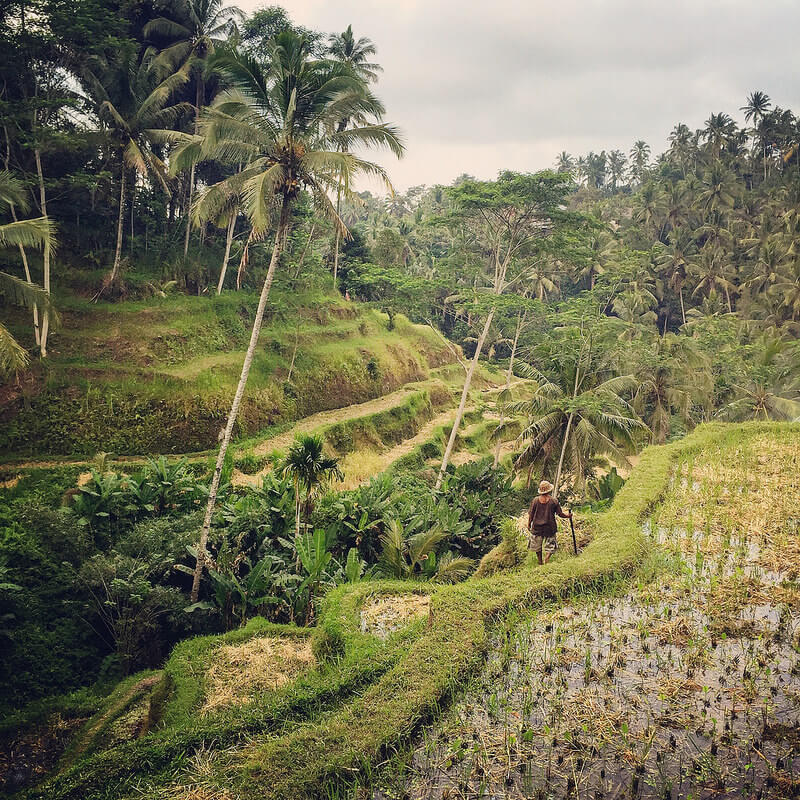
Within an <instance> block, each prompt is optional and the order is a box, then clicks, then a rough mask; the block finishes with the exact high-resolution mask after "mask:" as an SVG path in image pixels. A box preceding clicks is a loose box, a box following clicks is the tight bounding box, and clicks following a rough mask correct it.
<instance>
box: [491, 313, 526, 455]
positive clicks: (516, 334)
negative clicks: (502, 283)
mask: <svg viewBox="0 0 800 800" xmlns="http://www.w3.org/2000/svg"><path fill="white" fill-rule="evenodd" d="M522 321H523V316H522V312H521V311H520V313H519V314H518V316H517V329H516V331H515V332H514V344H513V345H512V346H511V358H510V359H509V361H508V372H506V392H508V390H509V389H510V388H511V376H512V375H513V374H514V356H515V355H516V353H517V342H518V341H519V332H520V330H521V329H522ZM505 418H506V412H505V409H504V408H501V410H500V423H499V425H498V426H497V427H498V428H502V427H503V423H504V422H505ZM501 444H502V442H501V441H500V438H499V437H498V439H497V444H496V445H495V448H494V466H495V467H496V466H497V465H498V463H499V462H500V445H501Z"/></svg>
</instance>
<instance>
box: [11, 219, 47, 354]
mask: <svg viewBox="0 0 800 800" xmlns="http://www.w3.org/2000/svg"><path fill="white" fill-rule="evenodd" d="M11 218H12V219H13V220H14V222H19V220H18V219H17V212H16V210H15V209H14V206H11ZM19 254H20V257H21V258H22V267H23V269H24V270H25V280H26V281H27V282H28V283H29V284H31V285H33V280H32V279H31V268H30V265H29V264H28V254H27V253H26V252H25V248H24V247H23V246H22V245H21V244H20V245H19ZM33 336H34V339H35V341H36V346H37V347H39V344H40V342H41V338H40V334H39V307H38V306H37V305H36V303H34V304H33Z"/></svg>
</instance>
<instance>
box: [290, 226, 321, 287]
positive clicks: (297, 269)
mask: <svg viewBox="0 0 800 800" xmlns="http://www.w3.org/2000/svg"><path fill="white" fill-rule="evenodd" d="M316 227H317V223H316V220H315V221H314V222H312V223H311V230H310V231H309V232H308V239H306V243H305V245H304V246H303V254H302V255H301V256H300V260H299V261H298V262H297V266H296V267H295V268H294V278H293V280H297V278H298V277H299V275H300V270H301V269H302V268H303V264H304V263H305V260H306V253H307V252H308V247H309V245H310V244H311V240H312V239H313V238H314V228H316Z"/></svg>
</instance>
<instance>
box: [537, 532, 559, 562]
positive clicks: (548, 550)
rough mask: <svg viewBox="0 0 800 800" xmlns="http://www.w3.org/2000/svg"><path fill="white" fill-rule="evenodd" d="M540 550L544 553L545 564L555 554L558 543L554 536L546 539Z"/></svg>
mask: <svg viewBox="0 0 800 800" xmlns="http://www.w3.org/2000/svg"><path fill="white" fill-rule="evenodd" d="M542 550H543V551H544V563H545V564H546V563H547V562H548V561H549V560H550V558H551V557H552V555H553V553H555V551H556V550H558V542H557V541H556V537H555V536H548V537H546V538H545V540H544V542H543V543H542ZM540 556H541V553H540Z"/></svg>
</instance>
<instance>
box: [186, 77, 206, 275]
mask: <svg viewBox="0 0 800 800" xmlns="http://www.w3.org/2000/svg"><path fill="white" fill-rule="evenodd" d="M204 94H205V92H204V90H203V79H202V78H201V77H200V75H198V76H197V95H196V97H195V107H194V132H195V135H197V132H198V128H199V126H200V106H201V105H202V103H203V95H204ZM194 172H195V165H194V164H192V168H191V169H190V170H189V201H188V203H187V204H186V232H185V233H184V236H183V260H184V261H185V260H186V256H187V254H188V253H189V233H190V231H191V229H192V197H193V195H194Z"/></svg>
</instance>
